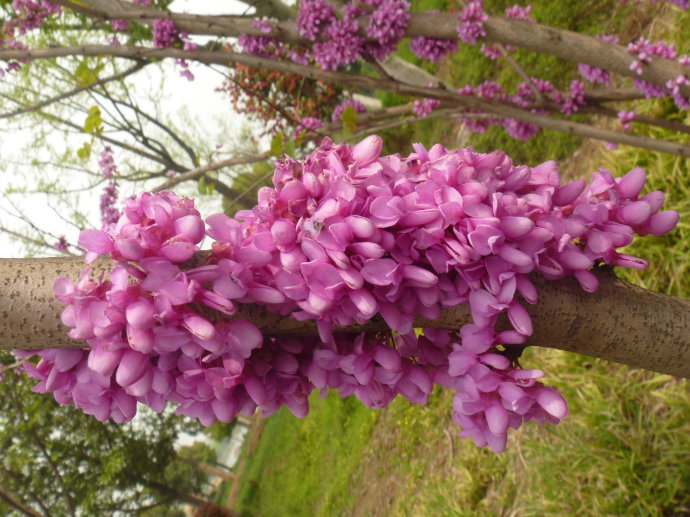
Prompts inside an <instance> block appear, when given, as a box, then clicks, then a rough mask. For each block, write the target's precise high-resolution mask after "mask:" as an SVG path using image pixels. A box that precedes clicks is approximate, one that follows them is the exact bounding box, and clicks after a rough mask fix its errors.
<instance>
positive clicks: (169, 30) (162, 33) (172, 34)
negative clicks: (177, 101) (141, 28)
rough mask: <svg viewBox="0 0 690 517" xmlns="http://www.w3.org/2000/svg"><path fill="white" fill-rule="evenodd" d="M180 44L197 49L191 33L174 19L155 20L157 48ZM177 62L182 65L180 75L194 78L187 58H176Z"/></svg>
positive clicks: (154, 36)
mask: <svg viewBox="0 0 690 517" xmlns="http://www.w3.org/2000/svg"><path fill="white" fill-rule="evenodd" d="M142 5H146V4H142ZM178 45H179V46H181V47H182V48H183V49H184V50H187V51H192V50H196V49H197V45H196V43H193V42H192V41H190V39H189V34H187V33H185V32H180V31H179V30H178V29H177V27H175V24H174V23H173V21H172V20H170V19H168V18H157V19H155V20H153V46H154V47H156V48H169V47H174V46H178ZM175 64H176V65H178V66H179V67H180V75H181V76H182V77H185V78H186V79H187V80H189V81H193V80H194V74H193V73H192V71H191V70H190V69H189V63H188V62H187V60H186V59H179V58H178V59H175Z"/></svg>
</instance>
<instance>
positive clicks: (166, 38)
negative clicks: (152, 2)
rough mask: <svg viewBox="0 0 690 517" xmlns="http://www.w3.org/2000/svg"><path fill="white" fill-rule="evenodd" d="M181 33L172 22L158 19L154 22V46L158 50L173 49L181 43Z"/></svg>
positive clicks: (166, 19)
mask: <svg viewBox="0 0 690 517" xmlns="http://www.w3.org/2000/svg"><path fill="white" fill-rule="evenodd" d="M179 37H180V31H178V30H177V27H175V24H174V23H173V21H172V20H169V19H168V18H156V19H155V20H153V46H154V47H156V48H168V47H172V46H173V45H174V44H175V43H177V41H179Z"/></svg>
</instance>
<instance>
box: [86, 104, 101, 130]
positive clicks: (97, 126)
mask: <svg viewBox="0 0 690 517" xmlns="http://www.w3.org/2000/svg"><path fill="white" fill-rule="evenodd" d="M84 132H85V133H88V134H90V135H96V136H98V135H100V134H101V133H102V132H103V118H102V117H101V108H99V107H98V106H92V107H90V108H89V111H88V113H87V115H86V120H85V121H84Z"/></svg>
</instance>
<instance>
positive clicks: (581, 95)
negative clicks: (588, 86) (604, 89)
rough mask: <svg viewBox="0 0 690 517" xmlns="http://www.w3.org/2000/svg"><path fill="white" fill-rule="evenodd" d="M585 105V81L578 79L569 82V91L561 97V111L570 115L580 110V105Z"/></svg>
mask: <svg viewBox="0 0 690 517" xmlns="http://www.w3.org/2000/svg"><path fill="white" fill-rule="evenodd" d="M584 105H585V83H583V82H582V81H578V80H576V79H575V80H573V81H571V82H570V92H569V94H568V95H567V96H565V98H564V99H563V105H562V106H561V112H562V113H565V114H566V115H572V114H573V113H575V112H577V111H579V110H580V107H582V106H584Z"/></svg>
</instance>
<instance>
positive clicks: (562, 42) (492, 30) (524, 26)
mask: <svg viewBox="0 0 690 517" xmlns="http://www.w3.org/2000/svg"><path fill="white" fill-rule="evenodd" d="M84 3H86V4H90V7H92V8H95V9H96V10H98V11H100V12H101V13H103V14H104V15H105V16H106V17H109V18H124V19H129V20H135V21H139V22H144V23H151V22H152V21H153V19H155V18H170V19H171V20H173V21H174V22H175V25H176V26H177V28H178V29H179V30H181V31H183V32H187V33H189V34H207V35H216V36H240V35H242V34H254V35H257V36H265V34H263V33H262V32H261V29H259V28H257V27H253V26H252V25H251V23H252V20H251V19H237V18H232V17H220V16H200V15H192V14H183V13H174V12H165V11H161V10H159V9H155V8H152V7H142V6H137V8H132V9H126V8H124V6H127V5H128V4H126V3H123V2H119V1H107V2H106V1H103V0H98V1H95V0H91V1H86V2H81V4H84ZM129 5H130V6H131V4H129ZM75 9H76V10H78V8H76V7H75ZM360 25H363V24H360ZM457 26H458V18H457V14H455V13H412V14H411V16H410V21H409V25H408V27H407V30H406V33H405V35H406V36H408V37H415V36H431V37H434V38H440V39H452V40H456V39H458V33H457ZM273 27H274V30H273V32H272V33H271V34H270V35H271V36H273V37H276V38H278V39H280V40H281V41H284V42H288V43H301V44H305V43H309V41H308V40H306V39H304V38H302V37H300V36H299V34H298V33H297V29H296V27H295V24H294V22H293V21H284V22H279V23H275V24H273ZM484 28H485V31H486V37H485V38H484V39H485V40H486V41H491V42H495V43H501V44H503V45H512V46H514V47H518V48H523V49H527V50H532V51H534V52H539V53H542V54H550V55H552V56H556V57H559V58H561V59H565V60H568V61H573V62H575V63H586V64H588V65H591V66H596V67H599V68H604V69H606V70H609V71H611V72H614V73H617V74H620V75H623V76H627V77H634V78H639V79H643V80H645V81H649V82H651V83H654V84H656V85H659V86H664V87H665V86H666V83H667V82H668V81H670V80H673V79H676V78H677V77H678V76H679V75H684V74H685V73H686V72H687V69H685V68H684V67H683V66H682V65H680V64H679V63H677V62H675V61H671V60H670V59H664V58H660V57H653V58H652V60H651V61H650V62H649V63H647V64H645V65H643V70H642V74H641V75H637V73H636V72H634V71H633V70H631V69H630V65H631V63H632V62H633V61H634V60H635V56H633V55H632V54H630V53H629V52H628V51H627V49H626V48H625V47H623V46H622V45H616V44H614V43H608V42H605V41H600V40H598V39H596V38H595V37H593V36H587V35H584V34H578V33H576V32H572V31H568V30H565V29H559V28H556V27H549V26H546V25H541V24H539V23H533V22H528V21H524V20H516V19H512V18H507V17H504V16H490V17H489V19H488V20H487V22H486V23H485V24H484ZM361 30H362V33H363V29H361ZM681 91H682V92H683V94H684V95H686V96H688V97H690V87H689V86H683V87H681Z"/></svg>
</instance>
